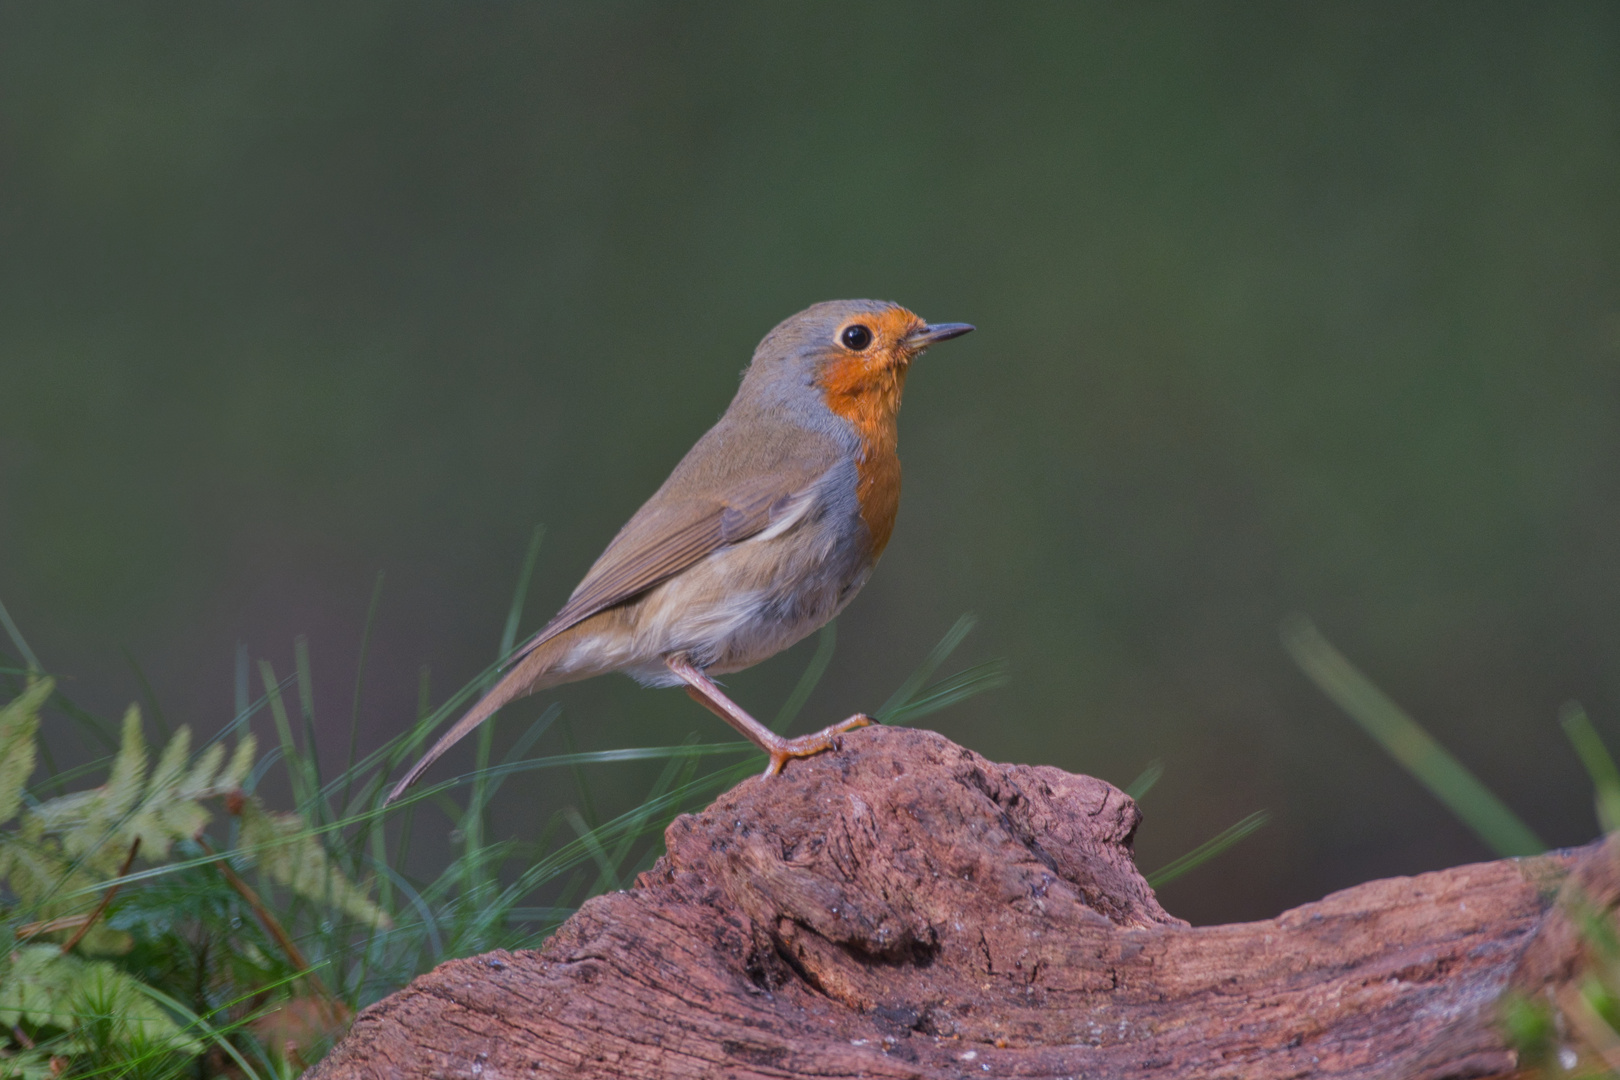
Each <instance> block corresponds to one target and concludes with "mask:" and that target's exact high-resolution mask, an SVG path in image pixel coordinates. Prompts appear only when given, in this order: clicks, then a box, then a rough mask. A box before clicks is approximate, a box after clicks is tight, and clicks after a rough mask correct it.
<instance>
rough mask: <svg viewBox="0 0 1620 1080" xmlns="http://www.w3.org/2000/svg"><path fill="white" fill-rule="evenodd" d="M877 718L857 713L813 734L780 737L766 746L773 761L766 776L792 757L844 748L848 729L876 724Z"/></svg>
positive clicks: (809, 755)
mask: <svg viewBox="0 0 1620 1080" xmlns="http://www.w3.org/2000/svg"><path fill="white" fill-rule="evenodd" d="M875 723H877V721H876V720H874V719H872V718H871V717H870V716H867V715H866V714H865V713H856V714H855V715H854V716H852V717H850V718H849V719H848V720H840V721H839V722H838V723H836V724H833V725H831V726H830V727H824V728H822V729H821V730H820V731H818V732H816V733H815V734H813V735H800V736H799V737H798V738H797V739H782V738H778V739H777V740H776V741H775V742H774V743H773V744H772V745H770V746H767V747H765V748H764V749H765V752H766V753H768V754H770V755H771V763H770V764H769V765H767V766H765V772H764V773H763V774H762V775H764V776H775V775H776V774H777V773H779V772H781V771H782V769H783V768H784V767H785V766H786V765H787V763H788V761H789V760H791V759H792V758H805V757H814V756H815V755H816V754H819V753H821V752H822V751H824V750H841V749H843V740H842V739H841V738H840V736H842V735H843V734H844V732H846V731H853V730H855V729H856V728H858V727H866V726H867V725H868V724H875Z"/></svg>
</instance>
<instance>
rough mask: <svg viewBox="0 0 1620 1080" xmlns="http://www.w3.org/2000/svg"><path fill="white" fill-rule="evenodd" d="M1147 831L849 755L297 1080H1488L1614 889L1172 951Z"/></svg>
mask: <svg viewBox="0 0 1620 1080" xmlns="http://www.w3.org/2000/svg"><path fill="white" fill-rule="evenodd" d="M1140 819H1141V815H1140V813H1139V811H1138V810H1137V808H1136V805H1135V804H1134V803H1133V802H1132V801H1131V800H1130V799H1129V798H1128V797H1127V796H1126V795H1125V794H1124V793H1123V792H1121V791H1119V790H1118V789H1116V788H1114V787H1112V786H1111V785H1109V784H1106V783H1104V782H1102V781H1100V780H1095V779H1092V778H1090V777H1086V776H1075V775H1072V774H1069V773H1065V772H1062V771H1060V770H1058V769H1054V768H1049V767H1032V766H1025V765H998V764H994V763H992V762H989V761H986V760H985V759H984V758H982V757H980V756H979V755H978V754H975V753H973V752H972V751H969V750H966V749H963V748H962V747H960V746H957V745H955V744H954V743H951V742H950V741H948V740H946V739H944V738H943V737H941V736H939V735H936V734H933V733H931V732H926V731H915V730H908V729H902V728H868V729H864V730H861V731H858V732H855V733H852V734H851V735H849V736H848V737H847V738H846V739H845V744H844V748H843V750H842V751H841V752H835V753H829V754H824V755H821V756H819V757H816V758H813V759H810V760H807V761H799V762H794V763H793V764H791V765H790V766H789V767H788V769H787V770H786V772H785V773H784V774H783V775H782V776H779V777H775V778H772V779H770V780H768V781H761V780H757V779H754V780H748V781H745V782H744V783H742V784H740V785H738V786H737V787H736V788H734V789H733V790H731V791H730V792H728V793H726V794H725V795H723V796H721V797H720V798H719V799H717V800H716V801H715V802H714V804H713V805H711V806H710V807H709V808H708V809H707V810H705V811H704V812H702V813H701V814H696V815H689V816H683V817H681V818H678V819H677V820H676V821H675V822H674V823H673V824H672V825H670V827H669V830H668V833H667V840H668V854H667V855H665V857H664V858H662V859H661V860H659V862H658V864H657V865H656V866H655V867H654V869H653V870H652V871H650V872H648V873H646V874H643V875H642V876H641V877H640V879H638V881H637V882H636V886H635V888H633V889H631V890H629V891H627V892H620V893H614V894H611V895H606V896H599V897H597V898H595V899H593V900H591V901H590V902H588V903H587V904H585V905H584V906H583V907H582V908H581V909H580V910H579V912H578V913H577V914H576V915H575V916H574V917H573V918H571V919H570V920H569V921H568V922H567V923H566V924H565V925H564V926H563V927H562V928H561V929H560V930H559V931H558V932H557V934H556V935H554V936H553V937H552V938H551V939H550V940H549V941H548V942H547V943H546V944H545V946H544V947H543V948H541V949H540V950H538V951H534V952H520V953H510V952H505V951H497V952H493V953H489V954H486V955H484V956H477V957H471V958H468V959H465V960H456V961H451V962H449V963H446V964H444V965H442V966H440V967H439V968H438V969H436V970H435V971H433V972H431V973H430V974H428V975H425V976H423V977H421V978H419V979H417V980H416V981H415V982H413V983H412V984H411V985H410V986H409V987H407V988H406V989H404V990H402V991H400V992H399V993H397V994H394V995H393V996H391V997H389V998H387V999H385V1000H383V1001H380V1002H378V1003H377V1004H375V1005H373V1006H371V1007H370V1008H368V1009H366V1010H365V1011H364V1012H362V1013H361V1014H360V1016H359V1018H358V1019H357V1021H356V1022H355V1025H354V1027H353V1029H352V1030H351V1031H350V1033H349V1035H348V1036H347V1037H346V1038H345V1039H344V1040H343V1042H342V1043H341V1044H339V1046H338V1047H337V1048H336V1049H335V1050H334V1051H333V1053H332V1054H331V1055H330V1056H328V1057H327V1058H326V1060H325V1061H323V1062H322V1063H321V1064H320V1065H319V1066H317V1067H316V1069H315V1070H314V1071H313V1073H312V1074H311V1076H312V1077H313V1078H314V1080H361V1078H368V1080H369V1078H385V1077H386V1078H396V1077H418V1076H420V1077H457V1078H460V1077H465V1078H468V1080H472V1078H477V1080H497V1078H503V1080H504V1078H508V1077H551V1076H567V1077H713V1076H724V1077H732V1078H739V1080H740V1078H746V1077H896V1078H898V1077H911V1078H930V1080H931V1078H936V1077H938V1078H945V1077H951V1078H956V1077H969V1076H971V1077H981V1076H982V1077H996V1076H1020V1077H1082V1076H1083V1077H1091V1078H1105V1077H1121V1078H1124V1077H1131V1078H1139V1077H1234V1078H1236V1077H1242V1078H1246V1080H1264V1078H1272V1077H1276V1078H1282V1077H1400V1078H1429V1080H1440V1078H1447V1077H1459V1078H1460V1077H1483V1076H1496V1075H1502V1074H1506V1073H1509V1072H1511V1071H1512V1070H1513V1069H1514V1068H1515V1061H1514V1055H1513V1053H1512V1051H1511V1050H1510V1049H1509V1047H1508V1046H1507V1045H1506V1044H1505V1042H1504V1038H1503V1035H1502V1033H1501V1030H1500V1027H1499V1022H1498V1020H1499V1015H1498V1014H1499V1004H1498V1003H1499V999H1500V998H1501V996H1502V994H1503V992H1504V990H1506V989H1507V988H1509V987H1510V986H1514V987H1517V988H1518V989H1519V990H1520V991H1522V992H1524V993H1528V994H1536V993H1541V992H1543V991H1544V990H1545V989H1547V988H1548V987H1556V986H1558V985H1563V984H1567V983H1568V981H1569V980H1570V979H1571V978H1573V977H1574V973H1575V971H1576V967H1577V962H1578V957H1579V953H1580V949H1581V940H1580V935H1579V934H1578V933H1577V932H1576V931H1575V930H1574V929H1573V928H1572V926H1571V924H1570V922H1569V919H1568V918H1567V917H1566V916H1565V915H1564V914H1563V913H1562V911H1561V909H1560V908H1559V906H1558V904H1557V903H1556V894H1557V890H1558V889H1559V887H1560V883H1561V882H1562V881H1563V880H1564V879H1565V878H1567V877H1569V876H1570V875H1571V873H1572V872H1573V873H1574V876H1575V879H1576V880H1577V881H1578V883H1579V887H1580V888H1581V889H1583V890H1584V893H1583V895H1585V896H1587V897H1588V898H1591V899H1593V900H1594V901H1595V902H1600V903H1603V904H1612V903H1613V900H1614V896H1615V893H1616V889H1617V881H1616V874H1615V869H1614V867H1615V863H1614V860H1613V858H1612V857H1611V856H1610V853H1609V851H1608V850H1607V849H1604V848H1602V847H1601V846H1600V845H1598V844H1594V845H1591V846H1590V847H1587V848H1583V849H1578V850H1574V851H1566V852H1560V853H1554V854H1551V855H1547V856H1542V857H1540V858H1536V859H1517V860H1515V859H1509V860H1502V861H1500V862H1492V863H1482V864H1478V865H1473V866H1461V867H1457V868H1455V869H1451V870H1443V871H1439V872H1436V873H1430V874H1422V875H1419V876H1417V877H1411V878H1394V879H1390V880H1386V881H1374V882H1369V883H1368V884H1365V885H1360V886H1357V887H1355V888H1352V889H1347V890H1345V891H1343V892H1339V893H1335V894H1333V895H1332V896H1329V897H1327V898H1326V899H1323V900H1320V901H1318V902H1316V903H1311V904H1306V905H1304V906H1303V907H1299V908H1296V909H1294V910H1292V911H1288V912H1285V913H1283V914H1282V915H1279V916H1278V917H1276V918H1275V919H1269V920H1266V921H1264V922H1254V923H1243V924H1236V925H1229V926H1207V927H1190V926H1188V925H1187V924H1186V923H1184V922H1182V921H1181V920H1179V919H1176V918H1174V917H1173V916H1171V915H1170V914H1168V913H1167V912H1166V911H1165V910H1164V909H1163V908H1161V907H1160V906H1159V903H1158V901H1157V899H1155V897H1154V895H1153V891H1152V890H1151V889H1150V888H1149V887H1148V885H1147V883H1146V882H1145V881H1144V880H1143V879H1142V877H1141V875H1140V874H1139V873H1137V870H1136V867H1135V865H1134V863H1133V861H1132V855H1131V841H1132V836H1133V834H1134V833H1135V831H1136V827H1137V823H1138V822H1139V821H1140ZM1566 887H1573V886H1566Z"/></svg>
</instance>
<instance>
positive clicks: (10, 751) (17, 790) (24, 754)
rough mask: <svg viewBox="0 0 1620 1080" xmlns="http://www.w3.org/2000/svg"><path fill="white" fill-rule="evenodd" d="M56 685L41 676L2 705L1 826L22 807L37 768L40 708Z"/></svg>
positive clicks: (0, 719)
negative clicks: (29, 779) (25, 789)
mask: <svg viewBox="0 0 1620 1080" xmlns="http://www.w3.org/2000/svg"><path fill="white" fill-rule="evenodd" d="M55 688H56V683H55V682H54V681H53V680H51V679H39V680H37V681H36V682H35V683H34V684H33V685H32V686H30V687H29V688H28V689H27V690H25V691H23V693H22V695H21V696H20V697H16V698H13V699H12V700H11V701H8V702H6V704H5V705H4V706H0V825H4V824H5V823H6V822H8V821H10V820H11V819H12V818H14V817H16V816H17V811H18V810H19V809H21V808H22V796H23V785H25V784H27V783H28V777H29V776H30V775H31V774H32V773H33V771H34V760H35V754H36V753H37V751H36V750H35V747H34V736H35V735H36V734H37V733H38V732H39V710H40V709H41V708H43V707H44V705H45V701H46V699H47V698H49V697H50V696H51V691H52V690H54V689H55Z"/></svg>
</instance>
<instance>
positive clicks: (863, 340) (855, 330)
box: [838, 323, 872, 352]
mask: <svg viewBox="0 0 1620 1080" xmlns="http://www.w3.org/2000/svg"><path fill="white" fill-rule="evenodd" d="M838 340H839V341H841V342H843V344H844V348H846V349H849V350H851V351H853V352H860V351H861V350H862V349H864V348H866V347H867V346H868V345H870V344H872V331H871V330H869V329H867V328H866V327H864V326H862V325H861V324H860V323H855V324H854V325H853V326H846V327H844V332H843V333H842V334H839V335H838Z"/></svg>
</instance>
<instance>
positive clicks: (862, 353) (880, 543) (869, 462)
mask: <svg viewBox="0 0 1620 1080" xmlns="http://www.w3.org/2000/svg"><path fill="white" fill-rule="evenodd" d="M856 324H859V325H861V326H864V327H866V329H867V330H869V331H871V335H872V339H871V342H870V344H868V345H867V346H866V347H865V348H862V349H859V350H855V349H850V348H847V347H846V346H844V345H841V344H837V343H836V342H842V341H845V340H846V336H845V331H846V330H848V329H849V328H850V327H851V326H854V325H856ZM924 325H926V324H925V323H924V322H923V321H922V320H921V319H919V318H917V316H915V315H913V314H912V313H911V312H909V311H907V310H906V309H905V308H902V307H894V308H890V309H888V310H887V311H884V312H881V313H879V314H876V315H860V316H857V317H856V318H853V319H851V320H850V321H849V322H848V323H847V324H845V325H844V326H840V327H839V328H838V333H837V338H836V340H835V342H830V343H829V346H830V348H831V349H832V350H833V351H834V355H833V356H832V357H830V358H829V359H828V361H827V363H826V364H825V365H823V367H822V369H821V375H820V378H819V382H820V385H821V390H822V393H823V394H824V395H825V396H826V402H827V407H828V408H829V409H831V410H832V411H833V412H834V413H836V414H837V415H839V416H841V417H843V418H844V419H845V420H848V421H849V422H850V424H851V425H852V426H853V427H854V428H855V431H856V433H857V434H858V435H859V436H860V439H861V458H860V460H859V461H858V462H856V472H857V474H858V476H859V480H858V483H857V485H856V489H855V494H856V498H857V499H858V500H859V501H860V507H861V519H862V520H863V521H865V522H866V528H867V531H868V532H870V533H871V535H872V558H873V559H876V558H877V557H878V556H879V555H881V554H882V553H883V549H884V548H885V547H886V546H887V545H888V543H889V536H890V534H892V533H893V532H894V519H895V515H896V514H897V513H898V512H899V509H900V454H899V431H898V429H897V428H896V426H895V418H896V416H897V415H898V414H899V412H900V394H901V391H902V390H904V389H905V385H906V371H907V370H908V369H909V368H910V367H911V358H912V356H913V355H915V352H914V350H912V349H909V348H908V347H907V345H906V337H907V335H908V334H911V333H912V332H913V331H915V330H918V329H920V328H921V327H923V326H924ZM857 337H858V335H857Z"/></svg>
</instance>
